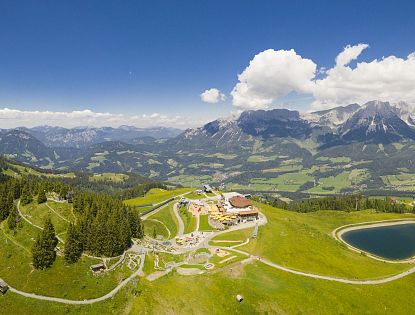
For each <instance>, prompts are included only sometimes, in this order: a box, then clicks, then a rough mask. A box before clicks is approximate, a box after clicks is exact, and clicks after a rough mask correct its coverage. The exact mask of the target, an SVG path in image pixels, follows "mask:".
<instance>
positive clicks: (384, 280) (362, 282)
mask: <svg viewBox="0 0 415 315" xmlns="http://www.w3.org/2000/svg"><path fill="white" fill-rule="evenodd" d="M220 248H222V249H223V250H229V248H228V247H220ZM231 250H233V251H235V252H237V253H239V254H242V255H245V256H248V257H251V258H253V259H255V260H257V261H258V262H261V263H263V264H265V265H268V266H270V267H272V268H275V269H279V270H282V271H285V272H289V273H292V274H295V275H299V276H304V277H309V278H314V279H322V280H327V281H333V282H340V283H346V284H358V285H376V284H383V283H387V282H391V281H395V280H398V279H401V278H404V277H406V276H409V275H410V274H413V273H415V267H413V268H411V269H409V270H407V271H404V272H401V273H398V274H396V275H394V276H390V277H386V278H382V279H376V280H349V279H342V278H336V277H330V276H322V275H317V274H314V273H308V272H303V271H298V270H294V269H290V268H287V267H284V266H281V265H278V264H275V263H273V262H271V261H269V260H267V259H264V258H262V257H259V256H254V255H251V254H249V253H247V252H244V251H242V250H238V249H234V248H233V249H231Z"/></svg>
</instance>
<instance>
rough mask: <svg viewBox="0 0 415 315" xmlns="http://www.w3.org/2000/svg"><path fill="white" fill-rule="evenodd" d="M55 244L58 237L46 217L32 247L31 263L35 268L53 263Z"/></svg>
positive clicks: (49, 265) (42, 267)
mask: <svg viewBox="0 0 415 315" xmlns="http://www.w3.org/2000/svg"><path fill="white" fill-rule="evenodd" d="M56 245H58V239H57V238H56V235H55V228H54V227H53V224H52V221H51V220H50V218H48V219H46V221H45V225H44V228H43V230H42V232H41V233H40V234H39V235H38V236H37V238H36V242H35V244H34V245H33V248H32V263H33V266H34V267H35V268H36V269H45V268H49V267H51V266H52V265H53V263H54V261H55V259H56V251H55V248H56Z"/></svg>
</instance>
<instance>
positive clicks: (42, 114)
mask: <svg viewBox="0 0 415 315" xmlns="http://www.w3.org/2000/svg"><path fill="white" fill-rule="evenodd" d="M189 121H190V120H188V119H183V118H182V117H180V116H173V117H169V116H166V115H161V114H159V113H153V114H149V115H147V114H143V115H140V116H138V115H134V116H128V115H124V114H113V113H99V112H93V111H91V110H89V109H85V110H81V111H72V112H51V111H23V110H18V109H9V108H3V109H1V108H0V126H1V128H14V127H20V126H26V127H34V126H39V125H50V126H61V127H67V128H73V127H79V126H91V127H107V126H110V127H118V126H121V125H131V126H136V127H155V126H170V127H177V128H185V127H189V125H188V123H189ZM192 122H194V123H195V125H198V123H199V121H198V120H197V119H194V120H193V121H192Z"/></svg>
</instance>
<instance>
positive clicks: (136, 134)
mask: <svg viewBox="0 0 415 315" xmlns="http://www.w3.org/2000/svg"><path fill="white" fill-rule="evenodd" d="M15 129H17V130H20V131H24V132H26V133H28V134H30V135H32V136H34V137H36V138H37V139H39V140H40V141H42V142H43V143H44V144H45V145H46V146H48V147H73V148H86V147H88V146H90V145H92V144H96V143H101V142H105V141H123V142H134V141H136V139H139V138H146V137H151V138H155V139H160V138H172V137H175V136H177V135H178V134H180V133H181V132H182V130H181V129H176V128H168V127H152V128H137V127H133V126H120V127H118V128H112V127H102V128H94V127H78V128H70V129H68V128H63V127H51V126H38V127H33V128H26V127H21V128H15ZM6 131H7V130H6Z"/></svg>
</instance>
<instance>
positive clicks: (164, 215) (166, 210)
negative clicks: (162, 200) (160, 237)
mask: <svg viewBox="0 0 415 315" xmlns="http://www.w3.org/2000/svg"><path fill="white" fill-rule="evenodd" d="M149 219H155V220H159V221H161V222H163V223H164V224H165V225H166V226H167V228H168V229H169V230H170V233H171V236H170V237H171V238H173V237H175V236H176V235H177V230H178V224H179V223H178V222H177V218H176V216H175V215H174V213H173V203H172V202H170V203H169V204H168V205H167V206H165V207H163V208H162V209H161V210H160V211H158V212H157V213H156V214H154V215H152V216H150V217H149ZM146 224H147V223H146V220H145V221H144V225H146ZM150 233H151V234H150V236H151V237H152V233H153V231H151V232H150Z"/></svg>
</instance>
